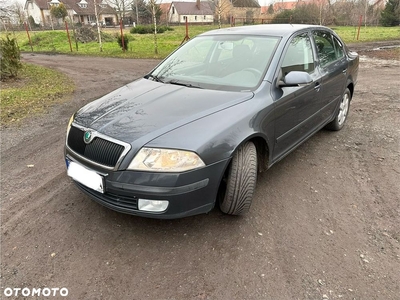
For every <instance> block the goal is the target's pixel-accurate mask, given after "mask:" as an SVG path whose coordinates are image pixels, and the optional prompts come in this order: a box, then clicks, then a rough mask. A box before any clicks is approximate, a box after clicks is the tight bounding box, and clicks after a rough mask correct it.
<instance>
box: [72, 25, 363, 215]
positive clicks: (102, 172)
mask: <svg viewBox="0 0 400 300" xmlns="http://www.w3.org/2000/svg"><path fill="white" fill-rule="evenodd" d="M358 64H359V58H358V55H357V53H354V52H351V51H349V49H348V48H347V47H346V46H345V44H344V43H343V42H342V40H341V39H340V38H339V37H338V36H337V35H336V34H335V33H334V32H333V31H332V30H330V29H329V28H326V27H322V26H314V25H289V24H287V25H255V26H244V27H233V28H227V29H220V30H213V31H209V32H206V33H204V34H201V35H199V36H197V37H196V38H194V39H192V40H190V41H188V42H187V43H185V44H184V45H182V46H181V47H179V48H178V49H177V50H176V51H174V52H173V53H172V54H170V55H169V56H168V57H167V58H166V59H165V60H163V61H162V62H161V63H160V64H159V65H158V66H157V67H156V68H155V69H153V70H152V71H151V72H150V73H148V74H147V75H145V76H144V77H143V78H141V79H138V80H136V81H134V82H132V83H130V84H127V85H125V86H124V87H122V88H119V89H117V90H115V91H114V92H112V93H110V94H108V95H106V96H104V97H102V98H100V99H98V100H96V101H93V102H91V103H89V104H87V105H86V106H84V107H83V108H81V109H80V110H79V111H77V112H76V113H75V114H74V115H73V116H72V117H71V120H70V122H69V124H68V131H67V138H66V145H65V159H66V164H67V168H68V171H67V172H68V175H69V176H70V177H72V179H73V180H74V182H75V183H76V185H77V186H78V187H79V188H80V189H81V190H82V191H83V192H84V193H86V194H87V195H89V196H90V197H91V198H93V199H94V200H95V201H97V202H99V203H100V204H102V205H104V206H106V207H108V208H110V209H113V210H116V211H119V212H123V213H128V214H133V215H138V216H145V217H152V218H180V217H185V216H190V215H195V214H201V213H207V212H209V211H210V210H212V209H213V208H214V206H215V205H216V204H219V207H220V209H221V210H222V211H223V212H224V213H226V214H231V215H240V214H243V213H245V212H246V211H248V210H249V208H250V205H251V202H252V197H253V193H254V190H255V187H256V181H257V173H258V172H260V171H264V170H267V169H268V168H270V167H271V166H272V165H273V164H275V163H276V162H277V161H279V160H281V159H282V158H283V157H284V156H286V155H287V154H288V153H290V152H291V151H293V150H294V149H295V148H296V147H298V146H299V145H300V144H301V143H303V142H304V141H305V140H307V139H308V138H309V137H310V136H312V135H313V134H314V133H316V132H317V131H318V130H320V129H321V128H324V127H326V128H328V129H331V130H340V129H341V128H342V127H343V126H344V124H345V122H346V119H347V116H348V113H349V107H350V101H351V99H352V96H353V93H354V87H355V85H356V82H357V74H358Z"/></svg>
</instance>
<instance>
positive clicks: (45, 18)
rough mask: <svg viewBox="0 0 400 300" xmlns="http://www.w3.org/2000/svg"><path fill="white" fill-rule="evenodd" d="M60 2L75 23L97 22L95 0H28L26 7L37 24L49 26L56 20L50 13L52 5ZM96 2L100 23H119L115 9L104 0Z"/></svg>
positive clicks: (28, 13)
mask: <svg viewBox="0 0 400 300" xmlns="http://www.w3.org/2000/svg"><path fill="white" fill-rule="evenodd" d="M60 3H62V4H64V5H65V8H66V9H67V12H68V17H69V18H70V19H72V21H73V22H74V23H81V24H84V25H87V24H91V23H93V22H96V15H95V7H94V3H95V0H26V2H25V7H24V9H25V11H26V13H27V15H28V17H29V16H31V17H32V18H33V19H34V20H35V23H36V24H40V25H42V26H46V25H47V26H48V25H51V23H52V22H54V21H55V20H53V19H54V18H52V17H51V15H50V9H51V7H52V6H54V5H55V6H57V5H59V4H60ZM96 4H97V7H96V9H97V14H98V16H99V22H100V23H102V24H109V25H113V24H116V23H117V17H116V12H115V9H113V8H112V7H111V6H109V5H108V4H106V3H104V2H103V1H102V0H96Z"/></svg>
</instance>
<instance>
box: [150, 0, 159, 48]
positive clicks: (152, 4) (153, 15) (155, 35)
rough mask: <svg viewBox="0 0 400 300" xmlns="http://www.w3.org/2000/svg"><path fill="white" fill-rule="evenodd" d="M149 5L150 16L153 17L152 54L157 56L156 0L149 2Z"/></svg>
mask: <svg viewBox="0 0 400 300" xmlns="http://www.w3.org/2000/svg"><path fill="white" fill-rule="evenodd" d="M149 5H150V7H151V14H152V17H153V25H154V54H156V55H157V54H158V44H157V16H156V12H157V3H156V0H149Z"/></svg>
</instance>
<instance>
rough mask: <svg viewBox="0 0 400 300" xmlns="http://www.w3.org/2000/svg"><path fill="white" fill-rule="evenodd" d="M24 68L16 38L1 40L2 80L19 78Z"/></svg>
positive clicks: (0, 72)
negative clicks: (20, 71)
mask: <svg viewBox="0 0 400 300" xmlns="http://www.w3.org/2000/svg"><path fill="white" fill-rule="evenodd" d="M21 68H22V64H21V54H20V51H19V47H18V45H17V41H16V39H15V38H12V39H10V37H9V36H8V35H7V39H3V38H2V39H0V69H1V71H0V75H1V76H0V77H1V80H5V79H7V78H13V77H17V76H18V71H19V70H20V69H21Z"/></svg>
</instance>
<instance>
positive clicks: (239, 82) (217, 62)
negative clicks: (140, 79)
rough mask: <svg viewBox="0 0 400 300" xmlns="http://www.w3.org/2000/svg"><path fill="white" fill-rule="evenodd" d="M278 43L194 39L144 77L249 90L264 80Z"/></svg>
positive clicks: (236, 37)
mask: <svg viewBox="0 0 400 300" xmlns="http://www.w3.org/2000/svg"><path fill="white" fill-rule="evenodd" d="M278 41H279V38H278V37H269V36H243V35H215V36H200V37H196V38H194V39H192V40H190V41H189V42H187V43H186V44H185V45H183V46H182V47H181V48H179V49H178V50H177V51H175V52H174V53H173V54H172V55H171V56H169V57H168V58H167V59H166V60H164V61H163V62H162V63H161V64H160V65H159V66H158V67H157V68H156V69H154V71H153V72H152V73H151V74H149V75H148V76H147V77H146V78H148V79H151V80H156V81H161V82H164V83H171V84H180V85H184V86H189V87H196V88H207V89H218V90H227V91H242V90H252V89H254V88H256V87H257V86H258V85H259V83H260V82H261V80H262V79H263V76H264V74H265V71H266V69H267V67H268V65H269V62H270V59H271V57H272V55H273V52H274V50H275V47H276V45H277V43H278Z"/></svg>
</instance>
